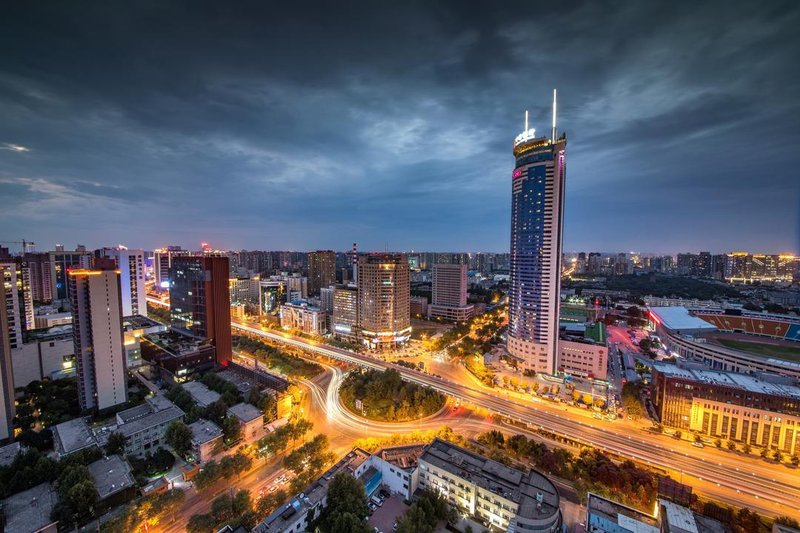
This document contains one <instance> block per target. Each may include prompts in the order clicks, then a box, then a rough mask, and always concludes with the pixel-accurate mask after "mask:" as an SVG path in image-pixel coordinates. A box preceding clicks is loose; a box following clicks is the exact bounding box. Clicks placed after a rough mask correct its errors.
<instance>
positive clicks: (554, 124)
mask: <svg viewBox="0 0 800 533" xmlns="http://www.w3.org/2000/svg"><path fill="white" fill-rule="evenodd" d="M527 120H528V119H527V116H526V118H525V121H526V123H527ZM551 140H552V141H553V142H556V90H555V89H553V137H552V139H551Z"/></svg>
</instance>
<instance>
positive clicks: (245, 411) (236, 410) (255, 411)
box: [228, 402, 266, 442]
mask: <svg viewBox="0 0 800 533" xmlns="http://www.w3.org/2000/svg"><path fill="white" fill-rule="evenodd" d="M228 414H229V415H230V416H234V417H236V419H237V420H238V421H239V427H240V428H241V430H242V439H244V441H245V442H251V441H254V440H258V439H260V438H261V437H263V436H264V435H265V434H266V431H265V430H264V413H262V412H261V410H260V409H259V408H258V407H256V406H254V405H252V404H249V403H245V402H242V403H237V404H236V405H233V406H231V407H230V408H229V409H228Z"/></svg>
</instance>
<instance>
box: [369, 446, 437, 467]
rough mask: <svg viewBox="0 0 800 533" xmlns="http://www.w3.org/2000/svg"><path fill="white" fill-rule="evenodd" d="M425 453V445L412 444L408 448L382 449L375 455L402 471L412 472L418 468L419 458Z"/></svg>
mask: <svg viewBox="0 0 800 533" xmlns="http://www.w3.org/2000/svg"><path fill="white" fill-rule="evenodd" d="M424 452H425V445H424V444H410V445H408V446H393V447H391V448H381V449H380V450H378V451H376V452H375V453H374V454H373V455H375V456H377V457H379V458H381V459H383V460H384V461H386V462H387V463H390V464H392V465H394V466H396V467H397V468H400V469H402V470H407V471H411V470H414V469H416V468H417V464H418V463H419V458H420V457H421V456H422V454H423V453H424Z"/></svg>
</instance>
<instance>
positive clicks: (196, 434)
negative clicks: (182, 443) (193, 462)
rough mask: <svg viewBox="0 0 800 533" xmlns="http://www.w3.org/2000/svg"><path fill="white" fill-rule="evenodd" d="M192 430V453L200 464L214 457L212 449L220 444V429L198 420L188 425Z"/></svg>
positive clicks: (212, 424) (212, 423)
mask: <svg viewBox="0 0 800 533" xmlns="http://www.w3.org/2000/svg"><path fill="white" fill-rule="evenodd" d="M189 429H191V430H192V453H193V455H194V456H195V458H196V459H197V461H198V462H200V463H205V462H206V461H208V460H209V459H210V458H211V456H212V455H214V448H215V447H216V446H217V444H218V443H220V442H222V429H220V427H219V426H218V425H216V424H215V423H214V422H211V421H210V420H205V419H202V418H201V419H200V420H198V421H197V422H192V423H191V424H189Z"/></svg>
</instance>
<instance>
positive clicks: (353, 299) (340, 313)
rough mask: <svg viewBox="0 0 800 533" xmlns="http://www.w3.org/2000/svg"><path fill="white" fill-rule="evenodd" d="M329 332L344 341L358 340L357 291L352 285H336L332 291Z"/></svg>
mask: <svg viewBox="0 0 800 533" xmlns="http://www.w3.org/2000/svg"><path fill="white" fill-rule="evenodd" d="M331 330H332V331H333V334H334V335H336V336H337V337H341V338H344V339H346V340H351V341H352V340H356V339H357V338H358V289H357V288H356V287H354V286H352V285H337V286H336V287H335V288H334V289H333V316H332V318H331Z"/></svg>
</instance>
